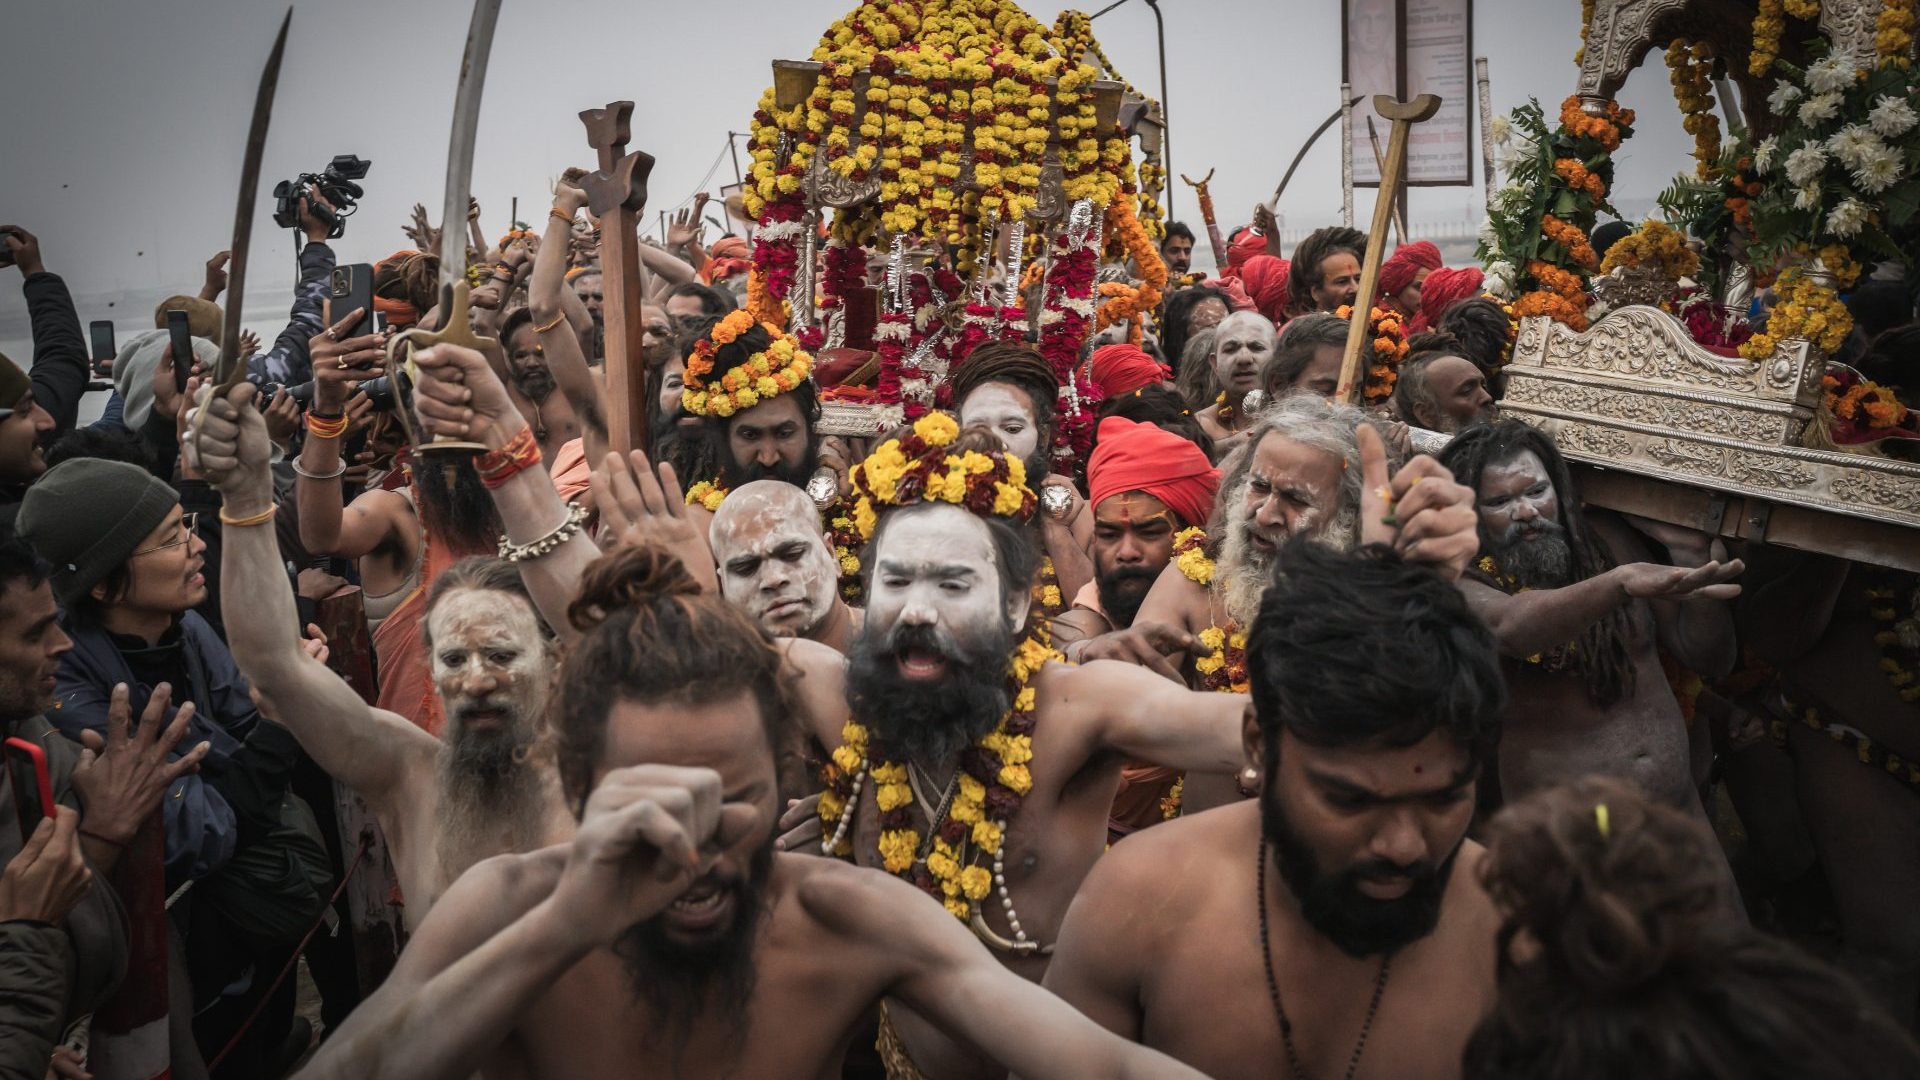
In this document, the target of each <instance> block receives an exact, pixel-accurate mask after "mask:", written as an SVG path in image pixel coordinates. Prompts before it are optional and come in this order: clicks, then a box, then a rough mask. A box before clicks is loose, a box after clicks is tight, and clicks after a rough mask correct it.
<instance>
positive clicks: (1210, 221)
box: [1180, 169, 1227, 273]
mask: <svg viewBox="0 0 1920 1080" xmlns="http://www.w3.org/2000/svg"><path fill="white" fill-rule="evenodd" d="M1180 179H1182V180H1185V181H1186V182H1187V186H1188V187H1190V188H1192V189H1193V192H1194V195H1195V196H1196V197H1198V198H1199V200H1200V218H1201V220H1202V221H1205V222H1206V223H1207V243H1208V244H1210V245H1211V246H1212V247H1213V268H1214V272H1215V273H1218V272H1220V271H1222V270H1225V269H1226V268H1227V243H1226V241H1225V240H1223V239H1222V238H1221V236H1220V223H1219V222H1218V221H1216V220H1214V217H1213V193H1212V192H1209V191H1208V190H1207V184H1208V183H1209V182H1210V181H1212V180H1213V170H1212V169H1208V170H1207V175H1205V176H1203V177H1201V178H1200V179H1198V180H1195V179H1193V178H1192V177H1190V176H1188V175H1187V174H1186V173H1181V174H1180Z"/></svg>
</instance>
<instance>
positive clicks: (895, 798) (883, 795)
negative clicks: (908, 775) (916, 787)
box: [873, 784, 913, 813]
mask: <svg viewBox="0 0 1920 1080" xmlns="http://www.w3.org/2000/svg"><path fill="white" fill-rule="evenodd" d="M873 797H874V802H875V803H876V804H878V805H879V807H880V812H881V813H886V812H887V811H889V810H895V809H898V808H900V807H902V806H906V805H907V804H909V803H911V802H913V789H912V788H910V787H908V786H907V785H905V784H881V785H880V787H879V789H878V790H876V791H875V792H874V793H873Z"/></svg>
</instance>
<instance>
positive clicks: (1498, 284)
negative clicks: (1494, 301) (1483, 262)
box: [1482, 259, 1520, 300]
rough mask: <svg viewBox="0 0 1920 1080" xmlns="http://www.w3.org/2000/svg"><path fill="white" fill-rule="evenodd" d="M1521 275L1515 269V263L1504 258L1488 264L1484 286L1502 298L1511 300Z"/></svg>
mask: <svg viewBox="0 0 1920 1080" xmlns="http://www.w3.org/2000/svg"><path fill="white" fill-rule="evenodd" d="M1519 277H1520V272H1519V271H1518V270H1516V269H1514V265H1513V264H1512V263H1510V262H1507V261H1506V260H1504V259H1502V260H1499V261H1496V262H1491V263H1488V264H1487V269H1486V281H1485V282H1484V283H1483V284H1482V287H1483V288H1485V289H1486V290H1487V291H1488V292H1490V293H1492V294H1493V295H1495V296H1498V297H1499V298H1501V299H1502V300H1511V299H1513V294H1514V286H1515V285H1516V284H1518V281H1519Z"/></svg>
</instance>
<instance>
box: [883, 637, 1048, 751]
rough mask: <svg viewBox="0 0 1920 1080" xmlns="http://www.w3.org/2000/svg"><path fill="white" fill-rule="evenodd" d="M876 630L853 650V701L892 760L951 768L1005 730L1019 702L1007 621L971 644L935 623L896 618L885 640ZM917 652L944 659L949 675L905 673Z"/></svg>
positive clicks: (1011, 640)
mask: <svg viewBox="0 0 1920 1080" xmlns="http://www.w3.org/2000/svg"><path fill="white" fill-rule="evenodd" d="M872 627H873V623H871V622H869V623H867V624H866V626H864V627H862V628H861V631H860V633H859V635H858V636H856V637H855V638H854V639H853V644H852V646H851V648H850V649H849V651H848V656H847V702H848V704H849V705H850V706H851V707H852V709H853V715H854V716H855V717H858V718H859V720H860V722H861V723H862V724H865V725H866V726H867V730H868V731H870V732H872V735H873V740H874V742H875V743H877V744H881V745H884V746H885V747H886V754H887V755H888V756H887V760H890V761H901V760H905V761H915V762H919V763H921V764H922V765H925V766H927V767H929V768H932V767H936V766H939V765H943V764H945V763H947V762H949V761H952V760H954V759H956V758H957V757H958V756H959V754H960V752H961V751H962V750H964V749H966V748H967V747H969V746H971V745H973V743H974V742H975V741H976V740H978V739H979V738H980V737H981V736H983V735H986V734H987V733H988V732H990V731H992V730H993V729H994V728H995V727H997V726H998V725H999V723H1000V719H1001V717H1003V716H1005V715H1006V712H1007V709H1008V708H1010V707H1011V706H1012V704H1013V702H1012V701H1010V700H1009V699H1008V697H1007V657H1009V656H1011V655H1012V654H1013V645H1014V641H1013V631H1011V630H1010V629H1008V628H1007V626H1006V624H1005V623H995V625H994V626H993V628H992V629H990V630H988V631H986V632H984V633H983V634H982V635H980V640H979V641H977V642H974V643H971V644H968V643H962V642H959V641H956V640H955V639H954V638H953V636H952V635H950V634H948V633H947V632H946V631H945V630H940V629H936V628H933V627H928V626H920V625H912V626H907V625H902V624H899V623H895V624H894V626H893V627H892V629H890V630H889V631H887V633H886V634H885V635H884V637H882V636H881V635H879V634H877V633H875V632H873V630H872ZM909 649H915V650H926V651H928V652H933V653H937V654H938V655H940V656H942V657H944V658H945V659H946V662H947V671H946V677H945V678H943V679H941V680H939V681H938V682H917V681H914V680H911V679H908V678H906V677H905V676H904V675H902V674H901V673H900V664H899V658H900V657H901V656H902V655H903V654H904V653H905V652H906V651H907V650H909Z"/></svg>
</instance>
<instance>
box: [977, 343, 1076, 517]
mask: <svg viewBox="0 0 1920 1080" xmlns="http://www.w3.org/2000/svg"><path fill="white" fill-rule="evenodd" d="M988 383H1005V384H1006V385H1008V386H1012V387H1015V388H1017V389H1019V390H1020V391H1021V392H1022V393H1024V394H1025V395H1026V396H1027V400H1029V401H1031V402H1032V403H1033V423H1034V426H1035V427H1037V428H1039V429H1040V434H1041V439H1040V445H1041V446H1049V445H1051V443H1052V435H1053V417H1054V403H1055V402H1056V401H1057V400H1058V399H1059V397H1060V378H1059V376H1057V375H1055V374H1054V373H1053V366H1052V365H1051V364H1049V363H1047V359H1046V357H1044V356H1041V355H1040V350H1039V349H1036V348H1034V347H1033V346H1031V345H1028V344H1027V343H1026V342H1023V341H998V340H995V341H984V342H981V343H980V345H979V347H978V348H976V349H974V350H973V351H972V352H970V353H968V354H967V358H966V359H965V360H964V361H962V362H961V363H960V365H959V367H958V368H956V369H955V370H954V374H953V381H952V383H951V384H950V385H951V386H952V387H953V411H954V413H955V414H956V415H957V414H958V413H959V412H960V405H961V403H962V402H964V401H966V400H967V396H968V395H969V394H972V393H973V392H974V391H975V390H978V389H979V388H981V387H982V386H985V385H987V384H988ZM1028 479H1029V480H1031V481H1034V482H1038V481H1039V479H1040V478H1039V477H1037V476H1034V477H1028Z"/></svg>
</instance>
